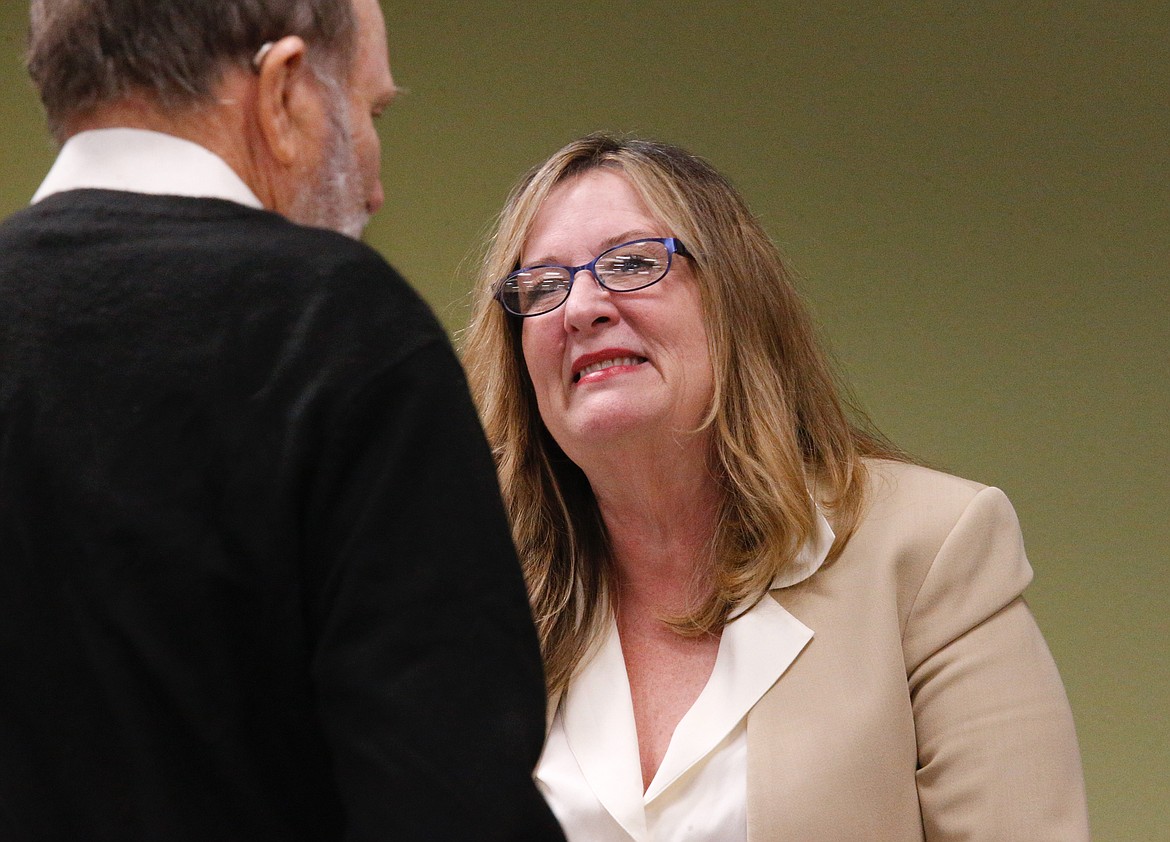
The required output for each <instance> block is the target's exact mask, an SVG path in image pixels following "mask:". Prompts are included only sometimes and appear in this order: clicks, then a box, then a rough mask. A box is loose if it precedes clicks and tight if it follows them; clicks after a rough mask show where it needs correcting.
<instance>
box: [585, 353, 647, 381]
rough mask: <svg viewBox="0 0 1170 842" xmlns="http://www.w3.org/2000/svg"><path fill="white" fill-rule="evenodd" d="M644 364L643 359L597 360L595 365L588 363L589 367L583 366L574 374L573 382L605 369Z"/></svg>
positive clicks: (614, 358) (616, 358)
mask: <svg viewBox="0 0 1170 842" xmlns="http://www.w3.org/2000/svg"><path fill="white" fill-rule="evenodd" d="M644 362H646V358H645V357H613V358H612V359H608V360H598V361H597V362H595V363H590V364H589V365H587V366H585V367H584V368H582V369H581V370H580V371H578V372H577V373H576V374H574V375H573V382H574V383H577V382H579V381H580V380H581V378H582V377H585V376H586V375H589V374H594V373H596V372H598V371H604V370H605V369H607V368H615V367H617V366H622V365H624V366H635V365H641V364H642V363H644Z"/></svg>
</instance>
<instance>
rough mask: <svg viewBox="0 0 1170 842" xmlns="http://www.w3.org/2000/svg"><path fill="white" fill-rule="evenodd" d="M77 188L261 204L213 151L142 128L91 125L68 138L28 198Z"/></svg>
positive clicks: (37, 200) (39, 197) (252, 204)
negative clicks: (89, 127) (43, 177)
mask: <svg viewBox="0 0 1170 842" xmlns="http://www.w3.org/2000/svg"><path fill="white" fill-rule="evenodd" d="M83 188H94V189H100V190H123V191H128V192H132V193H151V194H155V195H163V196H191V197H197V198H208V199H227V200H228V201H231V202H236V203H238V204H241V205H247V206H248V207H253V208H259V207H262V205H261V203H260V200H259V199H258V198H256V194H255V193H253V192H252V191H251V190H250V189H249V188H248V185H247V184H245V183H244V181H243V179H241V178H240V177H239V176H238V175H236V173H235V171H233V170H232V168H231V167H229V166H228V164H227V162H225V161H224V160H223V159H222V158H220V157H219V156H218V155H216V154H215V153H213V152H211V151H209V150H207V149H205V148H204V147H202V146H200V145H199V144H197V143H192V142H191V141H189V140H183V139H182V138H178V137H175V136H173V135H169V134H163V133H162V132H154V131H147V130H145V129H93V130H90V131H86V132H80V133H78V134H76V135H74V136H73V137H71V138H69V140H67V141H66V142H65V145H64V146H62V147H61V151H60V153H58V155H57V160H56V161H55V162H54V164H53V166H52V168H51V169H50V170H49V174H48V175H47V176H46V177H45V180H44V182H42V184H41V186H40V188H39V189H38V190H37V192H36V193H35V194H34V195H33V198H32V200H33V202H34V203H35V202H39V201H40V200H41V199H44V198H45V197H46V196H50V195H52V194H53V193H61V192H64V191H66V190H78V189H83Z"/></svg>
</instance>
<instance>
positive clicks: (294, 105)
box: [253, 35, 323, 167]
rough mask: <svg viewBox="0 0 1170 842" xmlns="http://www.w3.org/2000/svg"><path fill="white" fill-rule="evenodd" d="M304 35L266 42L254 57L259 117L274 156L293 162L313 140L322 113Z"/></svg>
mask: <svg viewBox="0 0 1170 842" xmlns="http://www.w3.org/2000/svg"><path fill="white" fill-rule="evenodd" d="M306 49H307V48H306V45H305V42H304V40H303V39H302V38H299V37H298V36H296V35H288V36H285V37H284V38H281V39H280V40H279V41H274V42H272V43H271V44H266V45H265V46H264V47H262V48H261V49H260V51H259V52H258V53H256V58H255V59H254V60H253V61H254V64H255V69H256V73H257V75H258V76H259V83H258V85H259V89H258V92H257V102H256V110H257V115H256V116H257V119H258V121H259V124H260V133H261V136H262V137H263V138H264V141H265V143H266V144H267V145H268V149H269V151H270V153H271V155H272V157H273V158H274V159H275V160H276V161H277V162H278V163H280V164H282V165H284V166H286V167H287V166H291V165H292V164H293V163H294V162H295V161H296V160H297V159H298V158H299V157H302V156H303V154H304V151H305V148H306V144H311V143H312V142H313V137H314V136H315V135H316V133H317V130H318V128H319V126H320V123H321V120H322V119H323V115H322V101H321V94H320V90H319V88H318V83H317V79H316V76H315V75H314V74H313V71H312V68H310V67H309V63H308V58H307V55H306Z"/></svg>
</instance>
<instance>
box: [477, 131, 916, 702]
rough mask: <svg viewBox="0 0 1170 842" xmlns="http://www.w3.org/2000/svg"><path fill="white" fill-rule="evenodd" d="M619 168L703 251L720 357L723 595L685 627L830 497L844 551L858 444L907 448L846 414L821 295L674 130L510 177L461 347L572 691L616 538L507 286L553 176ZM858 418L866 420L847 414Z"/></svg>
mask: <svg viewBox="0 0 1170 842" xmlns="http://www.w3.org/2000/svg"><path fill="white" fill-rule="evenodd" d="M597 167H606V168H612V169H615V170H617V171H619V172H621V173H622V174H623V175H624V176H625V177H626V178H627V179H628V180H629V182H630V183H631V185H633V187H634V189H635V190H636V191H637V192H638V194H639V195H640V196H641V198H642V200H643V201H644V202H645V203H646V205H647V207H648V208H649V209H650V210H651V212H652V213H653V214H654V215H655V216H656V217H658V219H659V220H661V221H662V222H663V223H664V224H665V225H666V226H667V228H668V229H669V231H670V233H671V234H672V235H673V236H676V237H678V238H679V239H681V240H682V241H683V242H684V243H685V244H686V246H687V249H688V251H689V252H690V253H691V254H692V258H691V259H692V261H693V266H694V275H695V277H696V280H697V283H698V285H699V289H700V295H701V302H702V307H703V315H704V318H705V323H706V325H707V341H708V345H709V352H710V355H711V361H712V367H713V369H714V380H715V384H714V393H713V396H712V399H711V406H710V409H709V411H708V413H707V415H706V418H705V420H704V421H703V424H702V427H701V429H708V430H709V431H710V439H711V441H712V453H711V455H710V464H711V465H712V466H713V470H714V471H715V472H716V477H717V479H718V481H719V482H720V483H721V485H722V487H723V497H722V501H721V509H720V511H719V513H718V515H719V516H718V521H717V527H716V534H715V535H714V536H713V538H712V542H711V556H712V565H713V576H712V581H713V586H714V587H713V591H712V593H711V595H710V597H709V598H708V599H707V600H706V601H705V602H703V603H702V604H700V605H699V606H697V607H696V608H695V609H694V610H693V611H692V612H690V613H689V614H688V615H686V616H682V617H675V618H668V622H670V623H671V624H672V625H673V626H674V627H675V629H676V630H677V631H679V632H680V633H682V634H687V635H698V634H704V633H710V632H715V631H718V630H719V629H721V628H722V626H723V625H724V624H725V623H727V622H728V618H729V616H730V615H731V614H732V612H733V611H735V610H736V609H737V608H739V607H742V606H748V605H753V604H755V602H757V601H758V600H760V599H761V598H763V596H764V595H765V594H766V593H767V592H768V589H769V586H770V584H771V583H772V581H773V579H775V577H776V576H777V574H778V573H779V572H780V571H781V570H783V569H784V568H785V566H786V565H788V564H790V563H791V562H792V560H793V559H794V558H795V556H796V555H797V553H798V552H799V550H800V548H801V547H802V546H803V545H804V544H805V542H806V541H808V540H809V539H811V538H812V537H813V536H814V535H815V530H816V509H815V507H814V506H813V505H812V499H811V498H810V492H811V493H812V495H813V496H815V498H816V500H817V502H818V503H819V504H820V505H821V506H823V507H825V508H826V509H828V510H829V511H830V512H831V514H832V518H833V521H834V529H835V531H836V533H837V540H836V542H835V543H834V546H833V549H832V551H831V553H830V559H832V558H835V557H836V556H837V555H838V554H839V553H840V551H841V548H842V547H843V546H844V544H845V542H846V541H847V540H848V538H849V536H850V535H851V534H852V532H853V531H854V529H855V527H856V524H857V521H858V519H859V517H860V513H861V507H862V503H863V499H862V490H863V484H864V483H863V479H864V471H865V469H864V466H863V464H862V457H863V456H876V457H883V458H893V459H904V456H903V454H902V453H901V452H900V451H898V450H897V449H896V448H894V447H893V446H892V445H890V444H889V443H888V442H887V441H886V440H885V439H883V438H882V437H881V436H880V435H878V434H877V433H875V432H873V431H872V430H871V429H870V428H869V426H868V421H867V420H866V419H865V418H864V416H863V415H860V414H856V413H847V412H846V404H845V401H844V400H843V398H842V393H841V391H840V390H839V389H838V387H837V385H836V382H835V378H834V376H833V373H832V370H831V368H830V366H829V364H828V361H827V358H826V355H825V353H824V352H823V351H822V349H821V346H820V343H819V342H818V339H817V336H816V331H815V329H814V326H813V322H812V319H811V317H810V314H809V312H808V309H807V308H806V306H805V305H804V303H803V302H802V301H801V299H800V297H799V295H798V293H797V291H796V289H795V287H794V286H793V283H792V279H791V273H790V271H789V269H788V268H787V266H786V265H785V263H784V260H783V258H782V257H781V255H780V253H779V252H778V250H777V249H776V247H775V246H774V245H773V243H772V242H771V240H770V239H769V238H768V236H767V234H766V233H765V232H764V230H763V228H762V227H761V226H760V224H759V222H758V221H757V220H756V218H755V217H754V216H753V215H752V213H751V212H750V211H749V210H748V207H747V205H746V203H745V202H744V200H743V198H742V197H741V196H740V195H739V193H738V192H737V191H736V189H735V188H734V187H733V186H732V185H731V184H730V182H728V181H727V179H726V178H724V177H723V176H722V175H721V174H720V173H719V172H718V171H716V170H715V169H714V167H712V166H711V165H710V164H709V163H707V162H706V161H704V160H703V159H701V158H699V157H696V156H694V155H691V154H690V153H688V152H686V151H685V150H683V149H681V148H679V147H676V146H672V145H669V144H664V143H658V142H654V141H648V140H639V139H628V138H624V137H617V136H613V135H609V134H600V133H599V134H592V135H589V136H587V137H584V138H581V139H580V140H577V141H574V142H573V143H570V144H569V145H567V146H565V147H564V148H562V149H561V150H560V151H558V152H557V153H556V154H554V155H553V156H552V157H551V158H549V159H548V160H547V161H546V162H545V163H543V164H541V165H539V166H538V167H536V168H535V169H533V170H532V171H530V172H529V173H528V174H527V175H526V176H525V177H524V178H523V179H522V180H521V181H520V183H519V184H518V185H517V186H516V187H515V188H514V189H513V191H512V193H511V195H510V196H509V198H508V201H507V203H506V204H505V206H504V209H503V210H502V211H501V213H500V216H499V219H498V221H497V225H496V228H495V232H494V234H493V235H492V236H491V238H490V239H489V241H488V244H487V247H486V251H485V254H484V257H483V260H482V263H481V266H480V269H479V276H478V280H477V282H476V285H475V290H474V303H473V312H472V318H471V322H470V324H469V326H468V328H467V329H466V331H465V332H464V334H463V337H462V353H463V360H464V363H465V365H466V367H467V372H468V377H469V380H470V383H471V387H472V392H473V394H474V396H475V399H476V402H477V404H478V406H479V409H480V412H481V414H482V418H483V422H484V427H485V430H486V432H487V436H488V440H489V442H490V443H491V446H492V449H493V452H494V454H495V458H496V465H497V469H498V471H499V477H500V484H501V488H502V491H503V496H504V501H505V504H506V506H507V509H508V512H509V514H510V516H511V521H512V530H513V537H514V539H515V541H516V546H517V549H518V551H519V554H520V559H521V563H522V565H523V568H524V575H525V578H526V579H527V582H528V589H529V597H530V600H531V603H532V608H533V613H534V616H535V619H536V625H537V629H538V630H539V633H540V640H541V646H542V650H543V654H544V659H545V670H546V675H547V680H548V686H549V690H550V692H553V693H555V692H559V691H560V690H562V689H564V687H565V686H566V685H567V684H568V682H569V680H570V678H571V677H572V674H573V671H574V669H575V668H576V666H577V665H578V664H579V663H580V662H581V660H582V658H584V657H585V655H586V654H587V653H588V651H589V650H590V648H591V646H592V645H593V644H594V643H595V642H596V641H597V639H598V638H599V636H600V632H601V630H602V628H603V627H604V626H603V624H604V622H605V620H606V617H607V614H608V610H609V605H610V604H611V598H612V583H613V576H612V571H611V562H610V554H609V540H608V536H607V533H606V528H605V524H604V522H603V521H602V518H601V515H600V512H599V510H598V507H597V502H596V500H595V499H594V497H593V493H592V490H591V488H590V485H589V481H588V479H587V478H586V477H585V475H584V473H583V472H582V471H581V470H580V468H578V467H577V466H576V465H575V464H574V463H573V462H572V461H571V460H569V459H568V457H566V456H565V454H564V452H563V451H562V450H561V449H560V447H559V446H558V445H557V443H556V442H555V441H554V440H553V439H552V437H551V436H550V435H549V433H548V431H547V430H546V429H545V427H544V424H543V423H542V422H541V419H540V416H539V414H538V412H537V408H536V398H535V393H534V391H533V386H532V381H531V379H530V378H529V376H528V372H527V369H526V366H525V363H524V358H523V355H522V352H521V347H520V331H521V329H522V325H521V322H522V320H521V319H519V318H517V317H514V316H510V315H508V314H507V313H506V312H505V311H504V309H503V308H502V307H500V306H499V305H498V304H497V302H496V301H495V300H494V297H493V296H494V293H495V289H496V285H497V283H498V282H499V280H500V279H501V278H503V277H504V276H505V275H506V274H507V273H508V272H510V271H512V270H513V269H515V268H517V267H518V265H519V260H520V254H521V251H522V249H523V247H524V243H525V240H526V238H527V237H528V233H529V231H530V229H531V227H532V223H533V219H534V218H535V216H536V214H537V212H538V211H539V210H540V208H541V206H542V205H543V203H544V201H545V200H546V199H547V197H548V195H549V193H550V192H551V191H552V190H553V188H555V187H556V186H557V185H559V184H561V183H562V182H565V181H567V180H569V179H571V178H573V177H575V176H577V175H580V174H581V173H583V172H586V171H588V170H591V169H594V168H597ZM851 416H852V419H856V420H851Z"/></svg>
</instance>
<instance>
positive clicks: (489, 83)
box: [0, 0, 1170, 842]
mask: <svg viewBox="0 0 1170 842" xmlns="http://www.w3.org/2000/svg"><path fill="white" fill-rule="evenodd" d="M22 5H23V4H22V3H21V2H20V0H5V3H4V9H3V11H2V12H0V23H2V26H3V28H2V34H0V38H2V41H0V56H2V57H3V58H2V59H0V62H2V63H0V73H2V74H3V86H2V90H0V141H2V142H0V150H3V151H2V152H0V154H2V155H3V165H4V166H3V171H4V173H5V176H4V178H3V183H2V184H0V213H5V214H6V213H7V212H9V211H11V210H13V209H15V208H17V207H19V206H20V205H21V204H22V203H24V202H25V201H26V198H27V196H28V195H29V194H31V193H32V191H33V190H34V189H35V187H36V185H37V183H38V182H39V179H40V177H41V175H42V174H43V171H44V170H45V168H46V167H47V166H48V164H49V163H50V161H51V157H52V150H51V147H50V145H49V143H48V142H47V141H46V140H45V139H44V134H43V132H42V130H41V121H40V117H39V113H38V110H37V106H36V104H35V99H34V97H33V94H32V93H31V91H30V90H29V88H28V86H27V85H26V84H25V82H24V80H23V77H22V75H21V70H20V62H19V57H18V54H19V49H20V44H21V39H22V37H23V35H22V33H23V19H22V16H23V9H22ZM695 6H696V7H697V8H700V9H702V11H690V10H688V8H689V7H688V5H687V4H680V3H673V2H663V0H651V1H650V2H642V3H638V4H625V3H615V2H601V1H600V0H585V2H577V3H571V4H570V3H566V4H563V6H561V5H560V4H544V3H532V2H523V0H512V2H500V0H478V1H477V2H474V3H472V2H462V3H460V2H452V3H436V4H429V3H428V4H415V3H412V4H405V3H402V4H394V3H386V4H385V7H386V9H387V13H388V14H387V17H388V20H389V26H390V33H391V51H392V54H391V60H392V64H393V67H394V70H395V73H396V76H397V78H398V81H399V83H400V84H402V85H404V86H406V87H408V88H409V89H410V91H411V93H410V95H409V96H408V97H406V98H404V99H403V100H402V101H401V103H400V104H399V105H396V106H395V107H394V108H393V109H391V111H390V113H389V114H388V115H387V116H386V117H384V118H383V119H384V124H383V125H382V129H383V136H384V141H385V153H386V154H385V182H386V187H387V193H388V196H389V201H388V207H387V208H386V210H384V211H383V213H382V214H381V215H380V217H379V219H378V220H377V221H376V223H375V224H374V226H372V228H371V231H370V235H369V240H370V242H371V243H373V244H374V245H375V246H376V247H377V248H379V249H380V250H381V251H382V252H383V253H384V254H386V255H387V256H388V257H389V258H390V259H391V260H392V261H394V262H395V263H396V264H397V265H398V266H399V267H400V268H402V269H403V270H404V271H405V272H406V274H407V275H408V276H409V277H410V278H412V279H413V280H414V282H415V283H416V284H418V285H419V287H420V288H421V289H422V290H423V292H424V294H425V295H426V296H427V297H428V298H429V300H430V301H431V302H432V303H433V305H434V306H435V308H436V309H437V310H438V311H439V313H440V315H441V316H442V317H443V319H444V320H445V322H446V323H447V325H448V326H449V327H451V328H452V329H456V328H458V327H459V326H460V325H461V324H462V322H463V320H464V319H465V316H466V310H465V293H466V290H467V280H466V276H465V274H463V273H461V269H466V268H467V265H468V264H469V262H470V261H469V255H471V254H472V253H473V251H474V248H475V244H476V243H477V240H478V239H479V237H480V236H481V234H482V233H483V231H484V229H485V227H486V226H487V225H488V223H489V222H490V220H491V219H492V217H493V214H494V213H495V212H496V211H497V209H498V207H499V205H500V204H501V202H502V200H503V198H504V195H505V194H506V192H507V190H508V188H509V187H510V186H511V184H512V183H513V181H514V180H515V178H516V177H517V176H518V175H519V174H520V173H521V172H522V171H523V170H524V169H526V168H527V167H528V166H530V165H531V164H534V163H536V162H537V161H538V160H540V159H541V158H542V157H543V156H545V155H547V154H548V153H550V152H551V151H552V150H553V149H555V148H557V147H558V146H560V145H561V144H562V143H563V142H565V141H567V140H568V139H570V138H572V137H574V136H576V135H578V134H581V133H584V132H586V131H589V130H592V129H596V128H607V129H614V130H623V131H631V132H635V133H638V134H643V135H650V136H657V137H661V138H664V139H669V140H673V141H675V142H678V143H681V144H683V145H685V146H688V147H690V148H691V149H693V150H694V151H696V152H699V153H701V154H703V155H705V156H707V157H709V158H710V159H712V160H713V161H714V162H715V163H716V164H717V165H718V166H720V167H721V168H722V169H724V170H725V171H726V172H727V173H728V174H729V175H730V176H731V177H732V178H733V179H734V180H735V181H736V182H737V183H738V185H739V186H740V187H741V188H742V190H743V191H744V192H745V193H746V194H747V197H748V199H749V201H750V202H751V203H752V205H753V207H754V208H755V210H756V211H757V212H758V214H759V215H760V217H761V219H762V220H763V222H764V224H765V225H766V227H767V228H768V230H769V231H770V232H771V233H772V235H773V236H774V237H775V239H776V240H777V241H778V242H779V243H780V244H782V246H783V247H784V249H785V251H786V252H787V253H788V254H789V255H790V257H791V259H792V262H793V263H794V265H795V266H796V268H797V269H798V271H799V272H800V274H801V276H802V278H803V289H804V290H805V292H806V293H807V296H808V298H809V300H810V301H811V302H812V305H813V307H814V309H815V311H816V314H817V316H818V317H819V319H820V320H821V322H822V324H823V325H824V328H825V331H826V334H827V336H828V338H829V340H830V341H831V343H832V346H833V348H834V350H835V352H836V354H837V356H838V358H839V360H840V363H841V365H842V367H843V369H844V370H845V372H846V374H847V376H848V377H849V378H850V379H851V381H852V382H853V384H854V386H855V389H856V393H857V396H858V397H859V399H860V401H861V402H862V404H863V405H864V406H866V407H867V408H868V409H869V411H870V412H871V414H872V416H873V418H874V419H875V421H876V422H877V423H878V425H879V426H880V427H881V428H883V429H884V430H885V431H886V432H888V433H889V434H890V435H891V436H892V437H893V438H894V439H896V440H897V441H898V442H900V443H901V444H902V445H904V446H905V447H907V448H909V449H910V450H911V451H913V452H915V453H916V454H918V455H920V456H921V457H923V458H925V459H927V460H928V461H930V462H931V463H933V464H935V465H938V466H940V467H944V468H946V469H949V470H952V471H954V472H956V473H960V474H963V475H965V476H969V477H971V478H974V479H978V480H981V481H983V482H987V483H993V484H996V485H999V486H1000V487H1002V488H1004V489H1005V490H1006V491H1007V492H1008V494H1009V495H1010V496H1011V498H1012V499H1013V501H1014V502H1015V504H1016V507H1017V509H1018V511H1019V514H1020V518H1021V520H1022V522H1023V525H1024V530H1025V536H1026V539H1027V544H1028V549H1029V554H1030V556H1031V559H1032V562H1033V565H1034V567H1035V569H1036V581H1035V584H1034V585H1033V586H1032V588H1031V590H1030V601H1031V604H1032V607H1033V609H1034V611H1035V613H1036V615H1037V617H1038V619H1039V621H1040V624H1041V626H1042V628H1043V629H1044V631H1045V633H1046V635H1047V637H1048V641H1049V643H1050V645H1051V647H1052V649H1053V652H1054V653H1055V655H1056V659H1057V661H1058V663H1059V664H1060V667H1061V670H1062V673H1063V675H1064V679H1065V683H1066V685H1067V687H1068V692H1069V696H1070V698H1071V701H1072V705H1073V709H1074V712H1075V714H1076V718H1077V725H1078V728H1079V733H1080V738H1081V747H1082V751H1083V754H1084V761H1085V771H1086V775H1087V780H1088V787H1089V798H1090V807H1091V813H1092V820H1093V825H1094V831H1095V838H1097V839H1099V840H1134V842H1138V840H1142V842H1145V841H1146V840H1151V839H1162V838H1166V837H1165V833H1166V826H1167V822H1166V804H1168V803H1170V783H1168V782H1170V716H1168V714H1170V664H1168V657H1167V656H1168V651H1170V648H1168V644H1167V639H1168V638H1170V624H1168V622H1167V613H1168V612H1167V597H1166V594H1167V591H1168V590H1170V573H1168V572H1167V560H1168V551H1167V547H1168V546H1170V530H1168V528H1167V520H1168V514H1170V513H1168V504H1170V479H1168V477H1170V459H1168V458H1167V457H1168V455H1170V454H1168V447H1167V443H1166V438H1167V434H1168V432H1170V430H1168V427H1170V423H1168V422H1170V376H1168V374H1167V371H1168V369H1170V329H1168V325H1170V281H1168V277H1167V276H1168V274H1170V271H1168V270H1170V123H1168V115H1170V93H1168V92H1170V46H1168V45H1170V4H1167V3H1165V2H1164V0H1145V2H1106V0H1093V2H1085V0H1079V1H1078V0H1065V2H1062V3H1048V2H1033V3H1020V2H1016V0H1011V2H1008V1H1007V0H989V2H983V3H977V4H959V3H948V2H942V0H920V2H910V0H900V1H898V0H890V1H888V2H871V3H843V2H839V0H823V2H819V3H815V4H814V3H806V4H800V3H796V2H791V0H774V1H773V2H738V3H734V4H695ZM461 264H462V266H461ZM1159 805H1160V806H1159Z"/></svg>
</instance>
